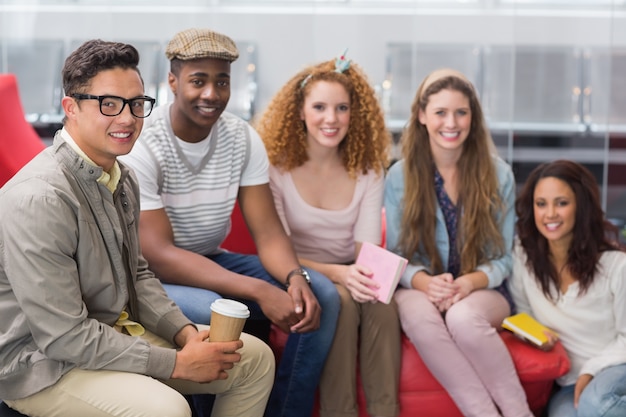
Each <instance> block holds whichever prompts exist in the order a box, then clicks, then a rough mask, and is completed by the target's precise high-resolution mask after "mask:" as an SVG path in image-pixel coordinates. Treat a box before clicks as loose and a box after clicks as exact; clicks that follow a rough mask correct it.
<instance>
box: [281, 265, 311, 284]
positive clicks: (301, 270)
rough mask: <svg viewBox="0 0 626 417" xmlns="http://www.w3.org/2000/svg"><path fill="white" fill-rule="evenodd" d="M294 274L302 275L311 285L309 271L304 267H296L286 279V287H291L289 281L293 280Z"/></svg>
mask: <svg viewBox="0 0 626 417" xmlns="http://www.w3.org/2000/svg"><path fill="white" fill-rule="evenodd" d="M294 275H300V276H301V277H303V278H304V280H305V281H306V283H307V284H309V286H310V285H311V278H310V277H309V273H308V272H306V270H305V269H304V268H296V269H294V270H293V271H291V272H290V273H288V274H287V279H286V280H285V287H287V288H289V282H290V281H291V277H293V276H294Z"/></svg>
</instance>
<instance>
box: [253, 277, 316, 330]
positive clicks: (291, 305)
mask: <svg viewBox="0 0 626 417" xmlns="http://www.w3.org/2000/svg"><path fill="white" fill-rule="evenodd" d="M290 284H291V285H289V288H288V289H287V291H284V290H282V289H280V288H276V287H274V286H273V285H271V284H269V285H268V287H267V292H266V293H265V294H261V295H260V297H259V298H258V300H259V301H258V304H259V306H260V307H261V310H263V314H265V317H267V318H268V319H269V320H270V321H271V322H272V323H274V324H276V325H277V326H278V327H280V328H281V330H283V331H284V332H285V333H290V332H291V333H307V332H312V331H314V330H317V329H318V328H319V327H320V314H321V311H322V309H321V307H320V305H319V303H318V301H317V298H316V297H315V294H313V291H312V290H311V287H310V286H309V284H307V282H306V281H305V280H304V278H302V277H299V276H294V277H293V278H292V279H291V283H290Z"/></svg>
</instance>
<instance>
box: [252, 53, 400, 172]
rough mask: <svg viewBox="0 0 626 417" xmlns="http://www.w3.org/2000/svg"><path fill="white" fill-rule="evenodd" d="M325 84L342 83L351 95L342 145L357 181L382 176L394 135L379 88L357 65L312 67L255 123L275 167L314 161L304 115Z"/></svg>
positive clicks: (289, 84) (282, 91)
mask: <svg viewBox="0 0 626 417" xmlns="http://www.w3.org/2000/svg"><path fill="white" fill-rule="evenodd" d="M319 81H329V82H337V83H339V84H341V85H342V86H343V87H344V88H345V89H346V91H347V92H348V94H349V96H350V107H351V112H350V124H349V126H348V133H347V135H346V137H345V138H344V139H343V141H342V142H341V144H340V145H339V151H340V152H341V157H342V159H343V164H344V166H345V168H346V170H347V171H348V174H350V176H351V177H356V176H357V175H358V174H359V173H363V174H365V173H367V171H368V170H370V169H373V170H374V171H375V172H377V173H379V174H381V173H382V172H383V171H384V169H385V168H386V167H387V164H388V158H389V156H388V153H389V146H390V143H391V137H390V134H389V132H388V130H387V129H386V127H385V118H384V115H383V112H382V109H381V108H380V105H379V104H378V101H377V99H376V95H375V92H374V89H373V88H372V87H371V85H370V84H369V83H368V81H367V78H366V76H365V74H364V73H363V71H362V70H361V69H360V68H359V66H358V65H356V64H355V63H354V62H352V63H351V64H350V68H348V69H347V70H345V71H344V72H342V73H339V72H336V71H335V61H334V60H331V61H325V62H322V63H321V64H318V65H315V66H310V67H308V68H305V69H303V70H302V71H300V72H299V73H297V74H296V75H295V76H293V77H292V78H291V79H290V80H289V81H288V82H287V83H286V84H285V85H284V86H283V87H282V88H281V89H280V90H279V91H278V92H277V93H276V95H275V96H274V97H273V99H272V100H271V102H270V103H269V105H268V107H267V109H266V110H265V112H264V113H263V114H262V115H261V117H260V118H259V120H258V121H257V122H256V123H255V128H256V129H257V131H258V132H259V134H260V135H261V138H262V139H263V142H264V143H265V147H266V149H267V154H268V157H269V160H270V162H271V164H272V165H274V166H276V167H279V168H281V169H283V170H285V171H290V170H292V169H293V168H296V167H298V166H300V165H302V164H304V163H305V162H306V161H307V160H308V154H307V141H306V136H307V133H306V127H305V126H304V122H303V121H302V120H300V111H301V109H302V106H303V104H304V98H305V97H306V96H307V94H308V93H309V91H310V90H311V88H312V86H313V85H314V84H315V83H317V82H319Z"/></svg>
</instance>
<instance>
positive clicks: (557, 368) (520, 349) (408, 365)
mask: <svg viewBox="0 0 626 417" xmlns="http://www.w3.org/2000/svg"><path fill="white" fill-rule="evenodd" d="M231 220H232V228H231V232H230V234H229V235H228V237H227V239H226V240H225V241H224V244H223V245H222V246H223V247H224V248H226V249H229V250H232V251H234V252H239V253H248V254H252V253H255V252H256V248H255V246H254V242H253V240H252V238H251V237H250V234H249V232H248V229H247V227H246V225H245V222H244V221H243V216H242V215H241V212H240V211H239V208H238V207H235V210H234V211H233V215H232V218H231ZM500 335H501V337H502V339H503V340H504V342H505V344H506V346H507V348H508V349H509V352H510V354H511V357H512V358H513V362H514V363H515V368H516V369H517V373H518V375H519V378H520V381H521V382H522V386H523V387H524V390H525V391H526V395H527V397H528V404H529V405H530V408H531V409H532V411H533V412H534V413H535V415H536V416H540V415H541V413H542V412H543V409H544V408H545V406H546V404H547V401H548V398H549V395H550V392H551V389H552V386H553V383H554V380H555V379H556V378H558V377H559V376H562V375H564V374H565V373H567V371H568V370H569V365H570V364H569V359H568V358H567V354H566V353H565V350H564V349H563V346H561V344H560V343H557V345H556V346H555V348H554V349H553V350H552V351H550V352H543V351H541V350H539V349H537V348H535V347H533V346H531V345H529V344H528V343H526V342H524V341H522V340H520V339H518V338H517V337H516V336H514V335H513V334H512V333H510V332H507V331H503V332H501V334H500ZM286 340H287V334H286V333H284V332H282V331H281V330H280V329H279V328H278V327H276V326H272V329H271V333H270V346H271V347H272V349H273V350H274V353H275V355H276V356H277V357H280V355H281V353H282V349H283V347H284V346H285V343H286ZM399 399H400V417H414V416H420V417H462V414H461V412H460V411H459V409H458V408H457V407H456V405H455V404H454V402H453V401H452V399H451V398H450V396H449V395H448V394H447V392H446V391H445V390H444V389H443V387H442V386H441V385H440V384H439V382H438V381H437V380H436V379H435V378H434V377H433V376H432V375H431V373H430V371H429V370H428V368H427V367H426V365H425V364H424V362H422V359H421V358H420V356H419V354H418V353H417V351H416V350H415V348H414V347H413V344H412V343H411V342H410V341H409V339H408V338H407V337H406V336H405V335H403V336H402V369H401V373H400V392H399ZM359 410H360V412H359V417H368V414H367V410H366V407H365V396H364V393H363V390H362V388H361V387H360V386H359ZM318 416H319V414H318V410H317V408H316V409H315V410H314V413H313V417H318Z"/></svg>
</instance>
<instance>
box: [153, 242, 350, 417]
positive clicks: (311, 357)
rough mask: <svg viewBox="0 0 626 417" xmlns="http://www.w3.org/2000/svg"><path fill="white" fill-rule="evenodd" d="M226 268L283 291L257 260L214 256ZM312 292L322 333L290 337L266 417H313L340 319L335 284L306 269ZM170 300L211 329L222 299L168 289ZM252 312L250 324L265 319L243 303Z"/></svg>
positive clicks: (249, 303) (183, 288)
mask: <svg viewBox="0 0 626 417" xmlns="http://www.w3.org/2000/svg"><path fill="white" fill-rule="evenodd" d="M210 259H211V260H213V261H214V262H216V263H217V264H219V265H221V266H222V267H223V268H225V269H228V270H230V271H233V272H236V273H238V274H242V275H247V276H250V277H256V278H259V279H262V280H264V281H266V282H269V283H271V284H272V285H275V286H277V287H279V288H283V289H284V286H283V285H282V284H281V283H280V282H278V281H276V280H275V279H274V278H272V277H271V276H270V275H269V273H268V272H267V271H266V270H265V268H263V265H261V262H260V260H259V258H258V257H257V256H256V255H242V254H237V253H230V252H224V253H220V254H218V255H214V256H210ZM307 271H308V272H309V275H310V277H311V288H312V290H313V293H314V294H315V296H316V297H317V300H318V302H319V304H320V306H321V308H322V315H321V320H320V328H319V329H318V330H316V331H313V332H309V333H292V334H290V335H289V337H288V339H287V344H286V345H285V349H284V351H283V354H282V358H281V361H280V363H279V364H278V366H277V374H276V380H275V382H274V388H273V390H272V393H271V395H270V399H269V403H268V406H267V410H266V412H265V415H266V416H267V417H303V416H309V415H311V412H312V410H313V404H314V401H315V389H316V388H317V385H318V383H319V380H320V375H321V372H322V368H323V367H324V362H325V361H326V356H327V355H328V351H329V350H330V346H331V343H332V340H333V337H334V335H335V327H336V324H337V317H338V316H339V308H340V302H339V295H338V294H337V290H336V289H335V286H334V284H333V283H332V282H331V281H330V280H329V279H328V278H326V277H325V276H324V275H321V274H320V273H318V272H316V271H314V270H310V269H308V270H307ZM163 286H164V287H165V291H167V294H168V295H169V297H170V298H171V299H172V300H174V302H175V303H176V304H177V305H178V306H179V307H180V308H181V310H182V311H183V313H185V315H186V316H187V317H189V319H190V320H191V321H193V322H194V323H199V324H210V321H211V309H210V308H209V307H210V305H211V303H212V302H213V301H215V300H216V299H218V298H222V296H221V295H219V294H217V293H216V292H213V291H209V290H205V289H201V288H194V287H186V286H180V285H170V284H164V285H163ZM239 301H241V302H243V303H245V304H246V305H247V306H248V308H249V309H250V318H249V320H267V319H266V318H265V316H264V315H263V312H262V311H261V308H260V307H259V306H258V305H257V304H256V303H254V302H252V301H250V300H239Z"/></svg>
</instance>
